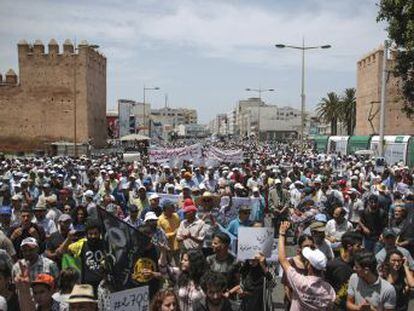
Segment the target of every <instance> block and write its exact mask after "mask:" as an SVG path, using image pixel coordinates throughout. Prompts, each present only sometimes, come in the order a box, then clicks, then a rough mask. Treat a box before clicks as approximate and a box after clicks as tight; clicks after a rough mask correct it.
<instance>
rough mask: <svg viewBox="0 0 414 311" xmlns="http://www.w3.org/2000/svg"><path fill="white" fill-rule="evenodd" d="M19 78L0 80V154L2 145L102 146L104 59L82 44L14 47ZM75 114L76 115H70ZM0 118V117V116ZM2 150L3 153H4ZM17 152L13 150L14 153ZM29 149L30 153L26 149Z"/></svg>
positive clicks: (37, 43)
mask: <svg viewBox="0 0 414 311" xmlns="http://www.w3.org/2000/svg"><path fill="white" fill-rule="evenodd" d="M17 52H18V65H19V75H18V76H17V75H16V74H15V73H14V71H12V70H11V71H8V72H7V73H6V74H5V75H4V78H3V79H0V104H1V105H2V107H7V109H2V111H0V120H1V121H0V151H1V150H2V141H4V142H5V145H10V141H16V142H20V143H21V144H22V145H23V148H21V149H27V148H24V146H25V145H27V146H28V147H30V146H29V145H36V148H37V149H39V146H40V147H41V146H44V144H45V143H49V142H53V141H73V140H74V127H75V125H74V124H75V122H74V120H75V119H76V132H77V135H76V136H77V142H78V143H86V142H92V143H93V144H94V145H95V146H102V145H103V144H105V141H106V132H107V131H106V58H105V56H104V55H102V54H101V53H99V51H98V50H97V46H94V45H90V44H89V43H88V42H87V41H85V40H83V41H81V42H80V43H79V45H78V46H76V47H75V46H74V45H73V43H72V42H71V41H70V40H68V39H67V40H65V41H64V43H63V48H62V52H60V49H59V44H58V42H57V41H56V40H55V39H51V40H50V41H49V43H48V45H47V49H46V48H45V45H44V44H43V43H42V41H41V40H35V41H34V42H33V44H30V43H28V42H27V41H26V40H21V41H19V43H18V44H17ZM75 111H76V115H75ZM2 114H3V115H2ZM6 149H7V148H6ZM18 149H19V148H18ZM28 149H30V148H28Z"/></svg>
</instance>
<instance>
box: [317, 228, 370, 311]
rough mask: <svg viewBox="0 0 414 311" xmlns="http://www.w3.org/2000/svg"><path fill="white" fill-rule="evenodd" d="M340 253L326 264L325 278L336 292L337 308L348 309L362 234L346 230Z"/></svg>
mask: <svg viewBox="0 0 414 311" xmlns="http://www.w3.org/2000/svg"><path fill="white" fill-rule="evenodd" d="M341 245H342V248H341V249H340V255H339V257H337V258H334V259H332V260H331V261H329V262H328V264H327V266H326V273H325V280H326V281H327V282H328V283H329V284H331V285H332V287H333V288H334V289H335V292H336V301H335V305H336V307H337V309H336V310H346V297H347V291H348V281H349V278H350V276H351V275H352V273H353V266H354V258H353V257H354V255H355V253H357V252H358V251H360V250H361V246H362V235H361V234H360V233H357V232H346V233H345V234H344V235H342V238H341Z"/></svg>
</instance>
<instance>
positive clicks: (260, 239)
mask: <svg viewBox="0 0 414 311" xmlns="http://www.w3.org/2000/svg"><path fill="white" fill-rule="evenodd" d="M273 234H274V229H273V228H263V227H262V228H259V227H258V228H251V227H239V234H238V240H239V241H238V245H237V260H240V261H243V260H246V259H253V258H254V257H255V256H256V254H257V253H259V252H262V253H263V254H264V255H265V256H266V258H271V257H272V251H273V249H274V242H275V241H274V238H273Z"/></svg>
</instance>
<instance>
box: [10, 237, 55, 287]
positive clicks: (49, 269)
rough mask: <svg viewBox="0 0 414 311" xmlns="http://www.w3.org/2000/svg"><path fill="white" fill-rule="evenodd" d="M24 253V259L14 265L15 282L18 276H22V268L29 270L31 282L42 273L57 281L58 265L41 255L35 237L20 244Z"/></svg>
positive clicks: (13, 275)
mask: <svg viewBox="0 0 414 311" xmlns="http://www.w3.org/2000/svg"><path fill="white" fill-rule="evenodd" d="M20 248H21V251H22V253H23V259H20V260H19V261H17V262H16V263H15V264H14V265H13V269H12V277H13V280H14V278H15V277H16V276H17V275H20V274H21V272H22V271H21V266H25V267H27V268H28V270H29V271H28V272H29V276H30V279H31V280H35V279H36V276H37V275H39V274H42V273H46V274H50V275H51V276H53V277H54V278H55V279H56V278H57V277H58V275H59V269H58V267H57V266H56V263H55V262H54V261H52V260H50V259H49V258H46V257H44V256H43V255H39V244H38V243H37V241H36V239H35V238H33V237H29V238H25V239H24V240H23V241H22V242H21V244H20Z"/></svg>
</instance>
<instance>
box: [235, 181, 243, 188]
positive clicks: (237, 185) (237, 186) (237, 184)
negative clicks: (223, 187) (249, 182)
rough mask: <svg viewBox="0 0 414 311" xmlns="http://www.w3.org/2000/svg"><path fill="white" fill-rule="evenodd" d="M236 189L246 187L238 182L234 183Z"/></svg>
mask: <svg viewBox="0 0 414 311" xmlns="http://www.w3.org/2000/svg"><path fill="white" fill-rule="evenodd" d="M234 189H244V187H243V185H242V184H241V183H239V182H238V183H236V184H235V185H234Z"/></svg>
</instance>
